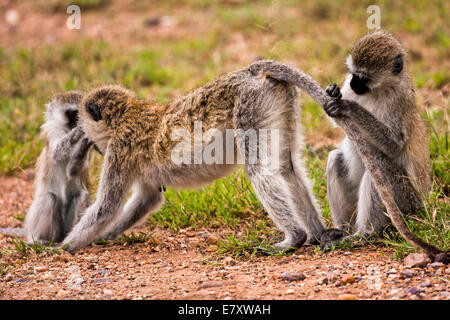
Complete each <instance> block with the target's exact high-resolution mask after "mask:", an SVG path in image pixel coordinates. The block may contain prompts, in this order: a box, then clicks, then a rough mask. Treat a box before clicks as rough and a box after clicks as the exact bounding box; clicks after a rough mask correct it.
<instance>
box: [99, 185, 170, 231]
mask: <svg viewBox="0 0 450 320" xmlns="http://www.w3.org/2000/svg"><path fill="white" fill-rule="evenodd" d="M163 201H164V196H163V193H162V192H161V191H160V190H159V187H156V186H153V185H149V184H146V183H144V182H141V181H139V182H136V183H135V184H134V185H133V194H132V196H131V198H130V199H129V200H128V201H127V202H126V203H125V206H124V208H123V210H122V213H121V214H120V216H118V217H117V219H116V220H114V221H113V222H112V223H110V224H109V225H108V227H107V228H106V229H105V231H106V232H104V233H103V234H102V236H101V237H102V238H104V239H116V238H117V237H118V236H119V235H120V234H121V233H123V232H124V231H126V230H127V229H129V228H131V227H132V226H133V225H135V224H136V223H138V222H139V221H140V220H142V218H144V217H145V216H146V215H147V213H149V212H154V211H156V210H158V209H159V207H161V205H162V203H163Z"/></svg>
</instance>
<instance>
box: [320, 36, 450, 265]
mask: <svg viewBox="0 0 450 320" xmlns="http://www.w3.org/2000/svg"><path fill="white" fill-rule="evenodd" d="M406 58H407V57H406V51H405V49H404V48H403V46H402V45H401V44H400V43H399V41H398V40H397V39H396V38H395V37H393V36H392V35H391V34H389V33H387V32H384V31H377V32H373V33H369V34H368V35H366V36H364V37H362V38H361V39H359V40H357V41H356V43H355V44H354V46H353V48H352V51H351V54H350V56H349V57H348V59H347V66H348V69H349V74H348V76H347V78H346V80H345V83H344V86H343V88H342V92H341V90H340V89H339V87H338V86H337V85H336V84H332V85H330V86H328V88H327V90H326V92H327V93H328V94H329V96H330V97H332V99H330V100H329V101H328V102H327V103H326V104H325V105H324V109H325V111H326V113H327V114H328V115H329V116H330V117H332V118H333V119H334V121H335V122H336V123H337V124H338V125H339V126H341V127H342V128H343V129H344V130H345V132H346V134H347V136H346V137H345V139H344V141H343V142H342V144H341V147H340V148H339V149H337V150H334V151H332V152H331V153H330V155H329V157H328V163H327V170H326V171H327V197H328V201H329V204H330V211H331V216H332V218H333V222H334V225H335V226H336V227H337V228H340V229H342V230H345V231H347V232H348V231H350V230H352V229H354V234H353V236H351V237H344V235H345V232H342V231H339V230H336V229H332V230H328V231H326V232H324V234H323V235H322V237H321V240H322V241H323V242H324V248H328V247H329V246H331V245H332V244H336V243H338V242H339V241H341V240H342V239H347V240H350V239H355V238H356V239H358V238H367V237H370V236H371V235H372V234H374V233H376V232H379V231H380V230H381V229H382V228H383V227H384V226H385V225H386V223H387V221H388V217H390V218H391V220H392V222H393V224H394V226H395V227H396V228H397V229H398V231H399V232H400V234H402V236H403V237H404V238H405V239H406V240H407V241H409V242H410V243H412V244H414V245H416V246H418V247H420V248H421V249H422V250H424V252H425V253H427V254H428V255H429V256H431V257H435V256H437V255H439V254H441V253H442V251H441V250H439V249H438V248H436V247H434V246H432V245H430V244H428V243H426V242H424V241H422V240H421V239H419V238H418V237H417V236H415V235H414V234H413V233H412V232H410V231H409V229H408V227H407V226H406V225H405V223H404V222H403V220H402V217H401V213H404V214H407V213H412V212H415V211H417V210H420V209H421V208H423V202H422V201H423V199H424V198H425V197H426V195H427V194H428V192H429V190H430V187H431V179H430V171H431V169H430V155H429V148H428V141H427V134H426V130H425V126H424V124H423V122H422V120H421V118H420V116H419V113H418V110H417V107H416V104H415V98H414V90H413V87H412V83H411V80H410V78H409V75H408V71H407V64H406ZM385 211H387V212H388V213H389V215H386V214H385ZM342 237H344V238H342ZM444 255H445V254H444ZM442 257H444V256H441V257H440V259H442ZM443 259H445V257H444V258H443Z"/></svg>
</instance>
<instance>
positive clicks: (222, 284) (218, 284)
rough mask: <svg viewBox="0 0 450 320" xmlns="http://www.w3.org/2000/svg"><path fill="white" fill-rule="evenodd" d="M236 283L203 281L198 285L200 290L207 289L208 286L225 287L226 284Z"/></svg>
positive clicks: (233, 282)
mask: <svg viewBox="0 0 450 320" xmlns="http://www.w3.org/2000/svg"><path fill="white" fill-rule="evenodd" d="M232 285H236V282H235V281H208V282H205V283H203V284H202V285H201V286H199V287H198V290H201V289H206V288H213V287H225V286H232Z"/></svg>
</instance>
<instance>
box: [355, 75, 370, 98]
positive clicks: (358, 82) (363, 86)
mask: <svg viewBox="0 0 450 320" xmlns="http://www.w3.org/2000/svg"><path fill="white" fill-rule="evenodd" d="M369 80H370V79H369V78H366V77H360V76H358V75H356V74H352V80H351V81H350V87H351V88H352V89H353V91H354V92H355V93H356V94H364V93H366V92H367V91H369V90H370V89H369V87H368V86H367V83H369Z"/></svg>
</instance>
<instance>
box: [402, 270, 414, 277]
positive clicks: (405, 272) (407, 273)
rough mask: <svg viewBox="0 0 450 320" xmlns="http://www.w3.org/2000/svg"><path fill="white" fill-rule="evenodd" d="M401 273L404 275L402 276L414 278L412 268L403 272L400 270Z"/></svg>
mask: <svg viewBox="0 0 450 320" xmlns="http://www.w3.org/2000/svg"><path fill="white" fill-rule="evenodd" d="M400 275H401V276H402V278H412V277H413V275H414V273H413V272H412V271H410V270H403V271H402V272H400Z"/></svg>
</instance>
